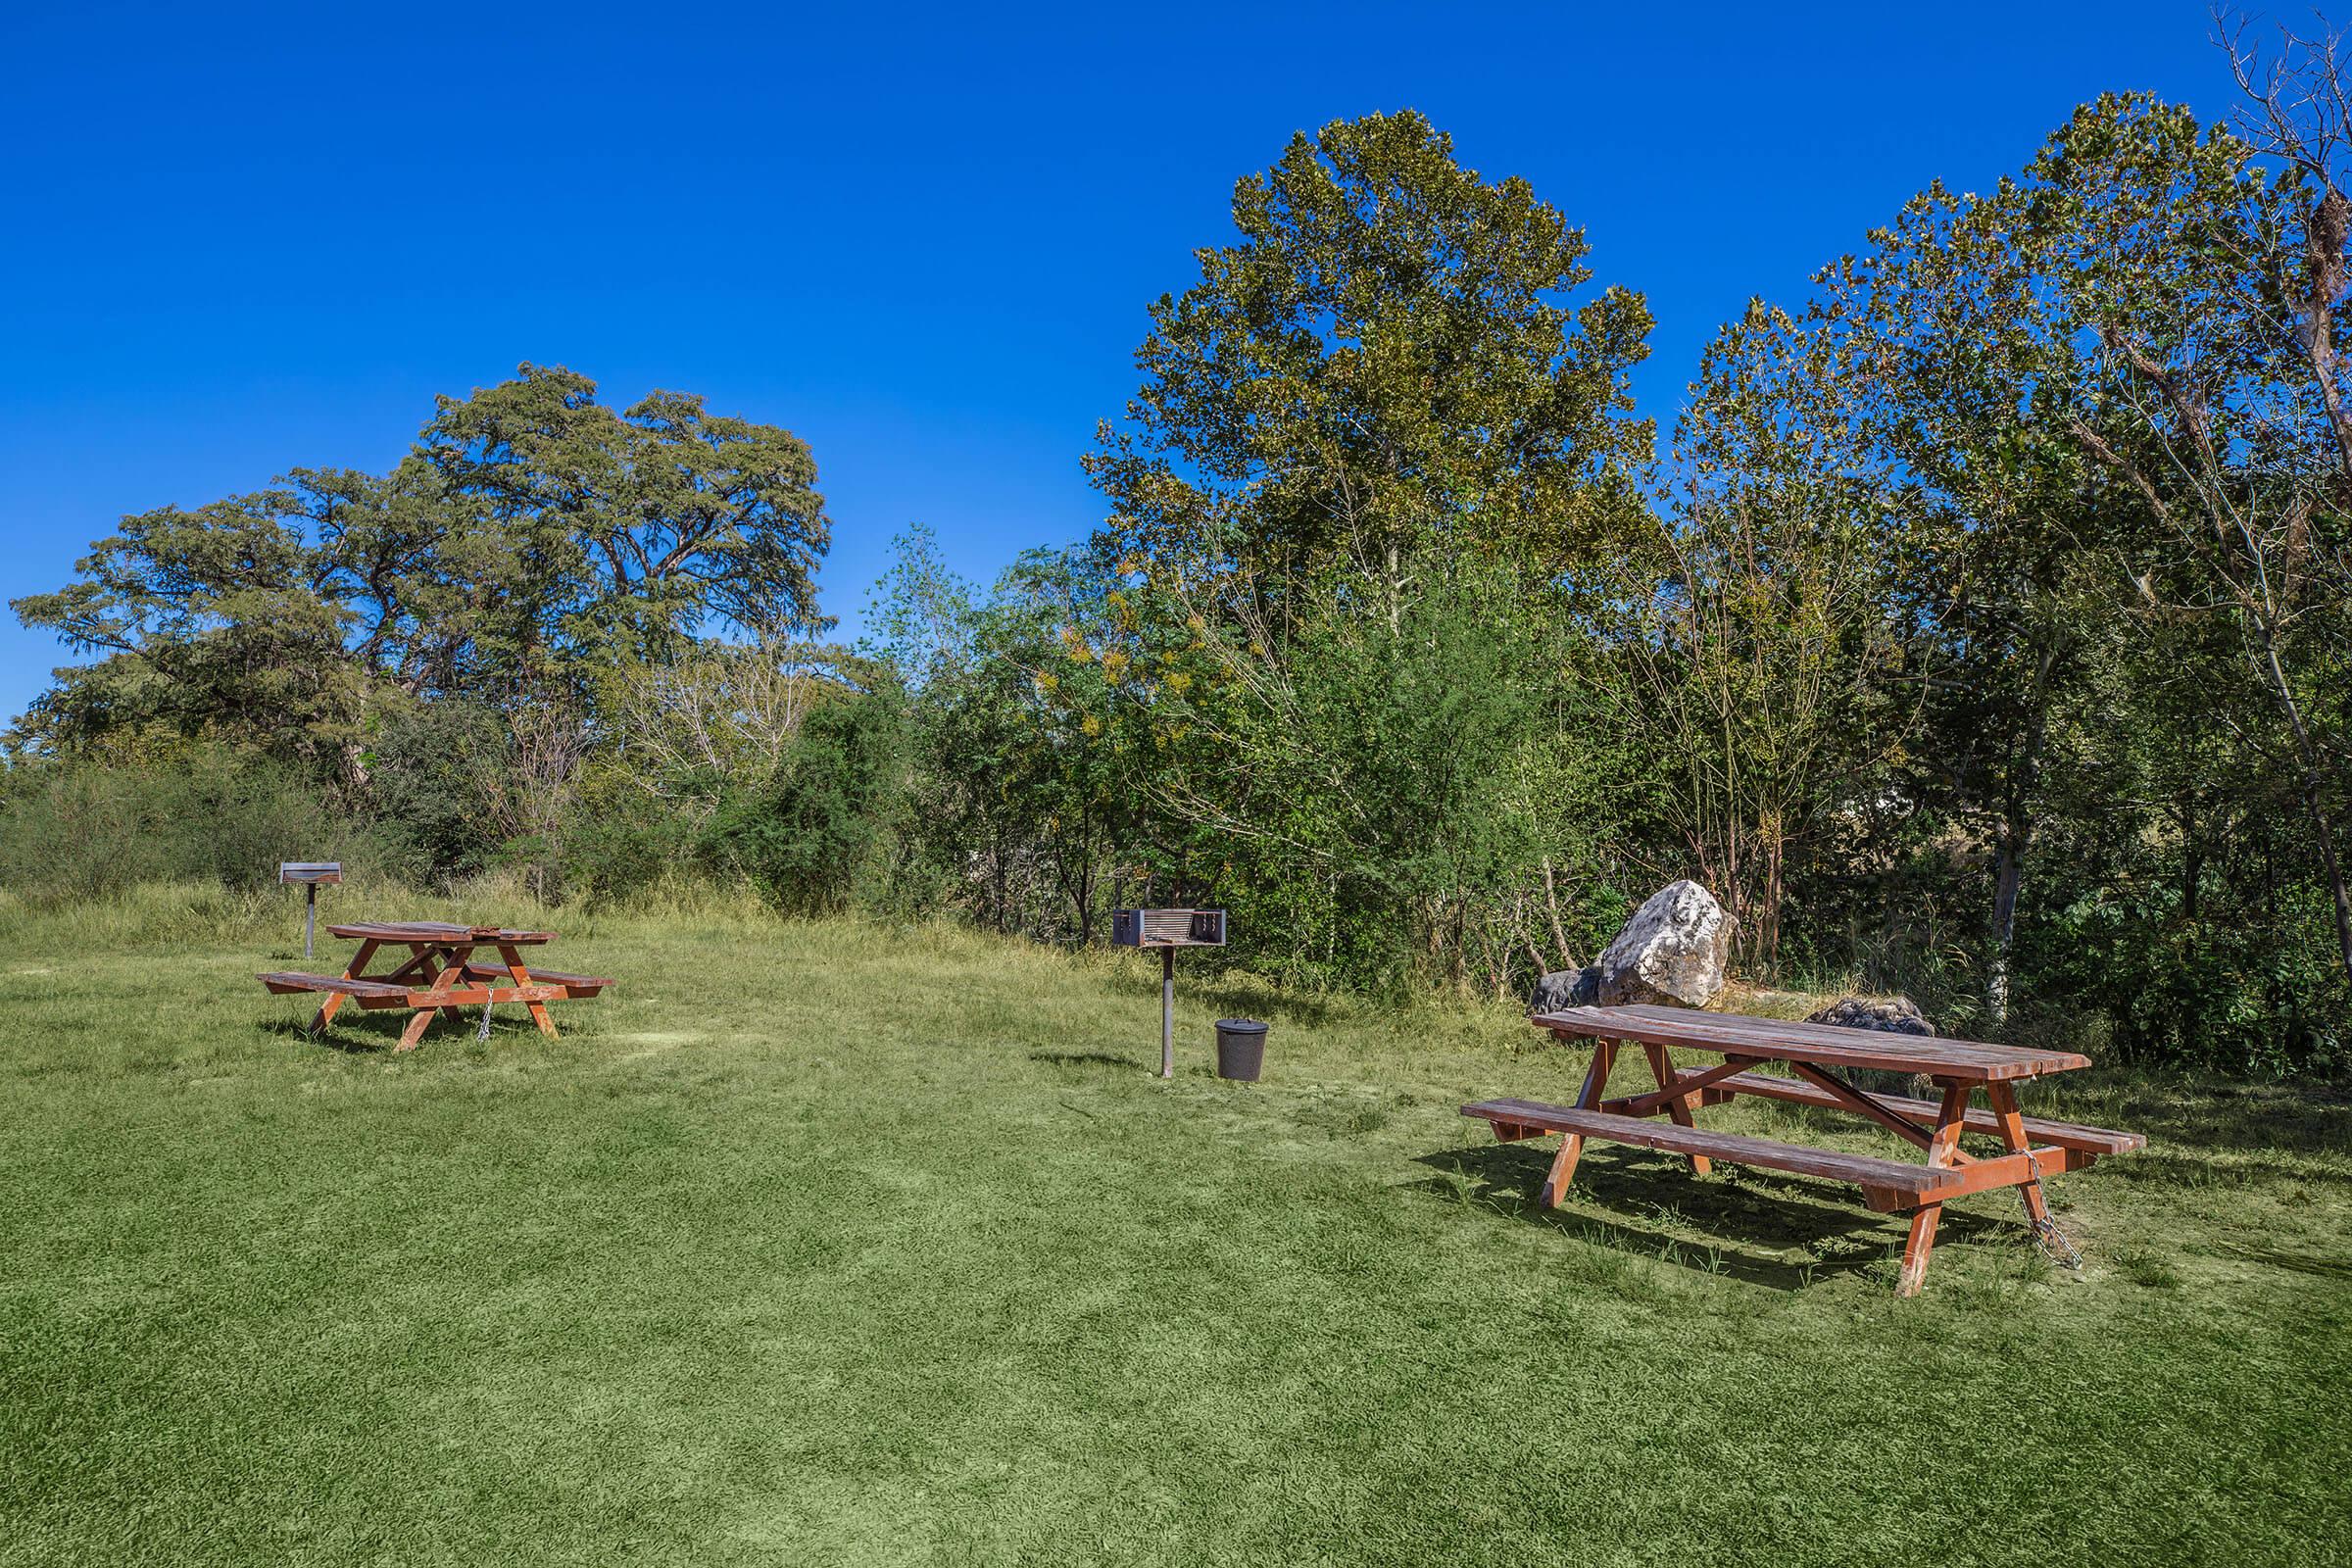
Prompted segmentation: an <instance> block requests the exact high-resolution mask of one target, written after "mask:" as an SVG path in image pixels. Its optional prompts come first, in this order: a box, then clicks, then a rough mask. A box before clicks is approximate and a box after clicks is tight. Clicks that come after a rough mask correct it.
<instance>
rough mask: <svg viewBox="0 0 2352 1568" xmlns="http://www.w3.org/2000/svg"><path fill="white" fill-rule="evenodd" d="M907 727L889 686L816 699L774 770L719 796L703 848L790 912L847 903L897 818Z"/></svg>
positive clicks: (820, 910) (859, 888)
mask: <svg viewBox="0 0 2352 1568" xmlns="http://www.w3.org/2000/svg"><path fill="white" fill-rule="evenodd" d="M900 737H901V719H900V711H899V706H898V703H897V701H896V699H895V696H894V695H893V694H892V693H890V692H889V691H887V690H884V691H881V692H876V693H872V694H869V695H867V696H865V697H864V698H862V699H860V700H858V701H854V702H840V703H829V704H826V705H825V706H823V707H820V708H818V709H817V710H816V711H814V712H812V713H811V714H809V718H808V720H807V721H806V722H805V723H803V724H802V725H801V726H800V730H799V732H798V733H797V734H796V735H795V736H794V738H793V743H792V746H791V749H790V752H789V754H788V755H787V756H786V757H785V758H784V759H783V760H782V761H781V762H780V764H779V765H778V766H777V767H776V768H775V769H774V771H773V772H771V773H770V774H768V775H767V776H766V777H765V778H763V779H759V780H756V781H753V782H749V783H746V784H744V785H741V786H738V787H733V788H730V789H728V790H726V791H725V792H723V793H722V794H721V795H720V796H719V798H718V801H717V803H716V808H715V809H714V810H713V812H712V814H711V818H710V820H709V821H708V822H707V823H706V824H705V825H704V828H703V833H702V839H701V849H702V853H703V854H704V855H705V856H706V857H707V858H709V859H710V860H711V861H712V862H713V863H714V864H716V865H718V866H720V867H722V868H724V869H725V870H726V871H727V872H729V873H731V874H733V875H737V876H741V877H743V878H744V879H745V880H747V881H749V882H750V883H751V884H752V885H753V886H754V887H756V888H757V889H759V891H760V894H761V896H762V897H764V898H765V899H766V900H767V901H768V902H769V903H771V904H773V905H774V906H775V907H778V908H780V909H783V910H786V911H787V912H790V913H794V914H819V913H826V912H830V911H835V910H839V909H842V908H846V907H849V905H850V904H851V902H852V901H853V898H854V897H855V896H856V895H857V894H858V893H859V892H860V891H863V890H864V887H863V885H864V884H865V883H867V882H868V880H869V879H870V878H871V877H872V875H873V874H874V870H875V866H874V861H875V860H876V858H877V857H879V856H880V855H882V854H883V853H884V852H885V851H886V849H887V846H888V845H889V843H890V841H891V838H892V835H893V831H894V829H895V828H896V827H897V826H898V821H897V817H898V811H899V807H900V802H901V799H902V793H901V792H902V787H903V786H902V781H901V778H900V766H901V763H900V756H899V753H900V744H901V741H900Z"/></svg>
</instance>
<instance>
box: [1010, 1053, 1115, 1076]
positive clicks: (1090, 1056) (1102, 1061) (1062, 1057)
mask: <svg viewBox="0 0 2352 1568" xmlns="http://www.w3.org/2000/svg"><path fill="white" fill-rule="evenodd" d="M1029 1059H1030V1060H1031V1061H1042V1062H1044V1063H1045V1064H1046V1065H1047V1066H1049V1067H1116V1068H1118V1069H1119V1070H1120V1071H1122V1072H1134V1071H1136V1070H1137V1069H1139V1068H1141V1067H1142V1066H1143V1065H1144V1063H1143V1062H1142V1061H1141V1060H1139V1059H1137V1058H1136V1057H1134V1056H1121V1055H1115V1054H1112V1053H1110V1052H1107V1051H1032V1052H1031V1053H1029Z"/></svg>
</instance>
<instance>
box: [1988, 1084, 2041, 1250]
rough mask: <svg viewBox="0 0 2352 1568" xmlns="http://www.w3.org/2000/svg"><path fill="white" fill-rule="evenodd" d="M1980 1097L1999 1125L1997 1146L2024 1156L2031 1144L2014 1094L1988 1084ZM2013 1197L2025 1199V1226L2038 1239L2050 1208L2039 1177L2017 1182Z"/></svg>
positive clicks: (2007, 1089)
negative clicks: (1990, 1109)
mask: <svg viewBox="0 0 2352 1568" xmlns="http://www.w3.org/2000/svg"><path fill="white" fill-rule="evenodd" d="M1985 1099H1987V1100H1989V1101H1991V1102H1992V1113H1993V1115H1994V1117H1996V1118H1997V1119H1998V1120H1999V1122H2000V1124H2001V1147H2002V1148H2004V1149H2006V1150H2008V1151H2009V1152H2011V1153H2012V1154H2022V1153H2025V1152H2027V1150H2028V1149H2030V1148H2031V1147H2032V1145H2031V1144H2029V1143H2028V1141H2027V1139H2026V1124H2025V1118H2024V1116H2023V1115H2022V1114H2020V1112H2019V1110H2018V1108H2017V1091H2016V1090H2015V1089H2012V1088H2011V1087H2010V1086H2009V1085H2008V1084H2006V1083H1997V1082H1996V1083H1988V1084H1986V1085H1985ZM2029 1168H2030V1167H2029ZM2017 1196H2018V1197H2020V1198H2022V1199H2024V1200H2025V1204H2026V1223H2027V1224H2029V1225H2031V1226H2033V1227H2034V1235H2035V1236H2040V1235H2041V1234H2042V1233H2043V1232H2045V1231H2047V1230H2048V1229H2049V1228H2050V1205H2049V1201H2048V1200H2047V1199H2045V1198H2044V1197H2043V1196H2042V1192H2041V1178H2040V1177H2038V1176H2030V1177H2028V1178H2027V1179H2026V1180H2025V1181H2023V1182H2020V1183H2019V1184H2018V1188H2017Z"/></svg>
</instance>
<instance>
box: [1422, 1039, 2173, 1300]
mask: <svg viewBox="0 0 2352 1568" xmlns="http://www.w3.org/2000/svg"><path fill="white" fill-rule="evenodd" d="M1528 1022H1530V1023H1532V1024H1534V1025H1535V1026H1536V1027H1537V1028H1539V1029H1547V1030H1549V1031H1551V1032H1552V1033H1553V1034H1554V1035H1557V1036H1560V1037H1561V1038H1563V1039H1569V1038H1579V1037H1581V1038H1585V1039H1590V1040H1591V1041H1592V1042H1593V1061H1592V1065H1591V1066H1590V1067H1589V1068H1588V1069H1587V1070H1586V1073H1585V1083H1584V1089H1583V1092H1582V1093H1581V1094H1579V1095H1578V1097H1577V1102H1576V1103H1575V1104H1574V1105H1548V1104H1542V1103H1537V1102H1534V1101H1526V1100H1488V1101H1481V1102H1479V1103H1475V1104H1469V1105H1464V1106H1463V1107H1462V1114H1463V1115H1465V1116H1470V1117H1474V1118H1477V1119H1480V1120H1484V1121H1486V1122H1487V1123H1488V1124H1489V1125H1490V1126H1492V1127H1493V1128H1494V1130H1495V1137H1496V1138H1499V1139H1503V1140H1505V1141H1508V1140H1512V1139H1521V1138H1541V1137H1543V1136H1544V1135H1545V1134H1549V1133H1557V1134H1559V1135H1560V1149H1559V1153H1558V1154H1557V1156H1555V1157H1554V1158H1553V1160H1552V1162H1551V1171H1550V1173H1549V1175H1548V1176H1546V1177H1545V1179H1544V1191H1543V1201H1544V1206H1545V1207H1547V1208H1549V1207H1555V1206H1557V1205H1558V1203H1559V1201H1560V1200H1561V1197H1562V1196H1563V1195H1564V1194H1565V1193H1566V1191H1567V1188H1568V1181H1569V1178H1570V1177H1571V1176H1572V1175H1573V1174H1574V1173H1575V1171H1576V1162H1577V1158H1578V1155H1579V1153H1580V1152H1581V1151H1582V1150H1583V1148H1584V1142H1585V1140H1586V1139H1587V1138H1601V1139H1607V1140H1609V1141H1611V1142H1614V1143H1621V1144H1636V1145H1641V1146H1642V1147H1645V1148H1649V1149H1661V1150H1666V1151H1668V1152H1673V1153H1679V1154H1682V1155H1685V1156H1686V1157H1688V1158H1689V1160H1690V1161H1691V1170H1692V1172H1693V1173H1694V1174H1697V1175H1701V1176H1703V1175H1705V1174H1707V1173H1708V1171H1709V1169H1710V1168H1711V1161H1713V1160H1716V1159H1722V1160H1728V1161H1730V1162H1731V1163H1733V1164H1737V1165H1758V1166H1765V1167H1768V1168H1771V1169H1775V1170H1786V1171H1791V1172H1794V1173H1796V1174H1799V1175H1805V1176H1817V1177H1823V1178H1827V1179H1828V1180H1831V1181H1841V1182H1851V1183H1853V1184H1854V1185H1855V1186H1858V1187H1860V1188H1861V1189H1862V1201H1864V1202H1865V1203H1867V1204H1868V1205H1869V1206H1870V1207H1872V1208H1874V1209H1878V1210H1881V1211H1882V1212H1890V1211H1896V1210H1901V1209H1910V1210H1911V1211H1912V1215H1911V1231H1910V1235H1909V1236H1908V1237H1907V1238H1906V1239H1905V1242H1904V1245H1903V1265H1902V1272H1901V1274H1900V1276H1899V1277H1898V1280H1897V1283H1896V1286H1895V1291H1896V1294H1898V1295H1901V1296H1913V1295H1917V1294H1918V1292H1919V1288H1920V1285H1921V1282H1922V1281H1923V1280H1924V1279H1925V1278H1926V1277H1927V1272H1928V1254H1929V1253H1930V1252H1931V1251H1933V1250H1934V1249H1935V1246H1936V1220H1937V1219H1938V1217H1939V1216H1940V1215H1941V1213H1942V1209H1943V1205H1944V1203H1945V1202H1947V1201H1950V1200H1952V1199H1955V1198H1961V1197H1965V1196H1967V1195H1968V1194H1971V1193H1983V1192H1989V1191H1991V1190H1993V1189H1995V1188H2002V1187H2014V1188H2016V1189H2018V1192H2019V1196H2020V1197H2021V1198H2023V1199H2024V1201H2025V1206H2026V1218H2027V1221H2028V1223H2030V1224H2031V1225H2032V1226H2033V1228H2034V1235H2035V1236H2036V1238H2039V1239H2043V1240H2049V1239H2053V1238H2055V1237H2056V1228H2055V1227H2054V1226H2053V1225H2052V1223H2051V1221H2050V1211H2049V1204H2048V1202H2047V1201H2046V1200H2045V1199H2044V1197H2043V1196H2042V1191H2041V1179H2042V1178H2043V1177H2044V1176H2050V1175H2055V1174H2057V1173H2058V1172H2060V1171H2068V1170H2079V1169H2081V1168H2082V1166H2085V1165H2087V1164H2089V1163H2090V1162H2091V1161H2092V1160H2094V1159H2096V1158H2098V1157H2099V1156H2100V1155H2102V1154H2120V1153H2125V1152H2130V1151H2131V1150H2136V1149H2144V1148H2146V1147H2147V1142H2148V1141H2147V1140H2146V1139H2145V1138H2143V1137H2141V1136H2139V1135H2138V1134H2137V1133H2123V1132H2111V1131H2109V1130H2107V1129H2106V1128H2103V1127H2084V1126H2081V1125H2078V1124H2076V1123H2074V1122H2063V1121H2050V1120H2047V1119H2045V1118H2042V1117H2038V1116H2028V1115H2026V1114H2024V1113H2023V1112H2022V1111H2021V1110H2020V1109H2019V1107H2018V1103H2017V1088H2016V1086H2017V1085H2018V1084H2019V1083H2021V1082H2023V1081H2025V1080H2028V1079H2032V1078H2038V1077H2040V1076H2041V1075H2043V1074H2045V1073H2053V1072H2069V1071H2072V1070H2073V1069H2075V1068H2078V1067H2087V1066H2089V1065H2090V1058H2089V1057H2087V1056H2082V1055H2078V1054H2075V1053H2074V1052H2071V1051H2020V1050H2014V1049H2012V1048H2010V1047H2006V1046H1988V1045H1983V1044H1980V1043H1978V1042H1976V1041H1972V1040H1945V1039H1939V1038H1936V1037H1935V1036H1919V1035H1898V1034H1887V1033H1883V1032H1881V1031H1878V1030H1873V1029H1846V1028H1840V1027H1838V1026H1836V1025H1832V1024H1818V1023H1788V1022H1783V1021H1782V1020H1779V1019H1775V1018H1750V1017H1745V1016H1742V1015H1740V1014H1737V1013H1721V1012H1693V1011H1691V1010H1690V1009H1688V1008H1683V1007H1655V1006H1626V1007H1570V1008H1567V1009H1565V1010H1563V1011H1559V1012H1544V1013H1535V1014H1532V1015H1530V1017H1529V1018H1528ZM1627 1042H1631V1043H1634V1044H1637V1045H1639V1046H1641V1048H1642V1054H1644V1055H1646V1056H1647V1057H1648V1058H1649V1068H1650V1073H1651V1075H1652V1076H1653V1077H1654V1078H1655V1079H1656V1080H1657V1085H1658V1087H1657V1088H1656V1090H1654V1091H1652V1092H1649V1093H1644V1094H1638V1095H1627V1096H1622V1097H1619V1098H1617V1099H1614V1100H1609V1099H1603V1098H1602V1097H1603V1095H1604V1094H1605V1093H1606V1091H1607V1087H1608V1080H1609V1070H1610V1068H1611V1067H1613V1066H1614V1065H1615V1064H1616V1060H1617V1051H1618V1047H1619V1046H1620V1045H1621V1044H1624V1043H1627ZM1674 1048H1681V1049H1685V1050H1691V1051H1703V1052H1708V1053H1711V1054H1717V1055H1720V1056H1722V1057H1723V1058H1724V1059H1723V1061H1722V1062H1721V1063H1720V1064H1719V1065H1715V1066H1710V1067H1707V1068H1705V1069H1703V1070H1697V1071H1692V1070H1686V1069H1681V1068H1677V1067H1676V1066H1675V1064H1674V1060H1673V1058H1672V1056H1671V1055H1670V1054H1669V1052H1670V1050H1672V1049H1674ZM1767 1062H1778V1063H1781V1064H1783V1065H1785V1066H1786V1067H1787V1068H1788V1069H1789V1071H1790V1072H1792V1073H1793V1074H1794V1075H1795V1076H1793V1077H1781V1076H1778V1075H1775V1074H1769V1073H1764V1072H1759V1071H1756V1070H1755V1069H1756V1068H1759V1067H1761V1066H1763V1065H1764V1064H1765V1063H1767ZM1856 1067H1862V1068H1878V1069H1881V1070H1886V1071H1892V1072H1907V1073H1912V1074H1916V1075H1921V1076H1925V1077H1927V1078H1929V1079H1931V1080H1932V1081H1933V1082H1934V1084H1935V1086H1936V1093H1937V1098H1936V1100H1933V1101H1929V1100H1913V1099H1909V1098H1906V1097H1901V1096H1894V1095H1884V1094H1876V1093H1872V1092H1870V1091H1867V1090H1864V1089H1862V1088H1860V1087H1859V1086H1857V1085H1856V1084H1854V1083H1852V1082H1850V1081H1849V1080H1847V1079H1846V1078H1843V1077H1841V1076H1839V1071H1840V1070H1843V1069H1851V1068H1856ZM1980 1090H1981V1091H1983V1093H1984V1095H1985V1107H1984V1108H1983V1109H1972V1108H1971V1107H1970V1105H1969V1098H1970V1096H1971V1095H1972V1094H1973V1093H1975V1092H1977V1091H1980ZM1739 1095H1755V1096H1759V1097H1762V1098H1764V1099H1768V1100H1780V1101H1787V1102H1789V1103H1794V1104H1799V1105H1815V1106H1819V1107H1822V1108H1824V1109H1829V1110H1843V1111H1850V1112H1852V1113H1853V1114H1855V1115H1858V1116H1862V1117H1864V1118H1866V1119H1868V1120H1870V1121H1873V1122H1876V1123H1877V1124H1878V1125H1880V1126H1881V1127H1884V1128H1886V1129H1887V1131H1889V1132H1891V1133H1893V1134H1894V1135H1895V1136H1896V1137H1898V1138H1900V1139H1902V1140H1903V1141H1904V1142H1906V1143H1909V1144H1912V1145H1914V1146H1916V1147H1917V1148H1919V1149H1921V1150H1924V1151H1925V1152H1926V1158H1925V1160H1924V1161H1923V1162H1919V1163H1914V1162H1912V1161H1908V1160H1899V1159H1884V1158H1880V1157H1878V1156H1875V1155H1869V1154H1849V1153H1845V1152H1839V1151H1836V1150H1827V1149H1815V1148H1808V1147H1806V1146H1803V1145H1798V1144H1784V1143H1779V1142H1775V1141H1773V1140H1771V1139H1765V1138H1750V1137H1747V1136H1745V1135H1742V1134H1738V1133H1717V1132H1707V1131H1705V1130H1703V1129H1701V1128H1699V1127H1698V1125H1697V1123H1696V1119H1695V1117H1694V1116H1693V1115H1692V1112H1693V1110H1695V1109H1698V1108H1701V1107H1704V1106H1707V1105H1719V1104H1722V1103H1725V1102H1726V1101H1729V1100H1731V1099H1733V1098H1734V1097H1736V1096H1739ZM1660 1114H1664V1115H1665V1116H1667V1117H1669V1118H1670V1119H1671V1122H1672V1125H1670V1126H1659V1125H1656V1124H1655V1123H1654V1122H1652V1121H1651V1120H1649V1118H1651V1117H1655V1116H1658V1115H1660ZM1977 1136H1982V1137H1986V1138H1992V1139H1997V1140H1998V1141H1999V1143H2000V1146H2001V1152H1999V1153H1997V1154H1995V1153H1981V1154H1979V1153H1970V1152H1967V1151H1966V1150H1965V1149H1963V1148H1962V1147H1961V1140H1962V1139H1963V1138H1967V1137H1977Z"/></svg>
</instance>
